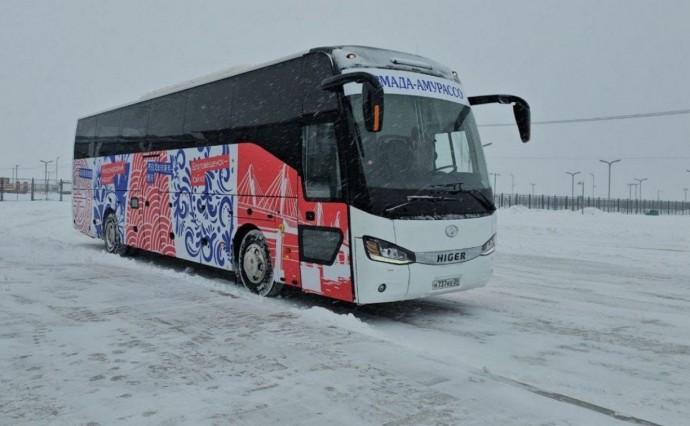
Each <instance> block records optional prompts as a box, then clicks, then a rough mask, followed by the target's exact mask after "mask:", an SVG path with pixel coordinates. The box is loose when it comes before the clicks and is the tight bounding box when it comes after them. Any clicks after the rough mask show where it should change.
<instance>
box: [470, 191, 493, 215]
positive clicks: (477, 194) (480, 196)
mask: <svg viewBox="0 0 690 426" xmlns="http://www.w3.org/2000/svg"><path fill="white" fill-rule="evenodd" d="M462 193H463V194H469V195H471V196H472V198H474V199H475V200H477V201H478V202H479V204H481V205H482V206H483V207H484V208H485V209H486V211H488V212H492V213H493V212H494V211H496V206H495V205H494V203H492V202H491V201H489V199H488V198H486V195H484V193H483V192H482V191H480V190H478V189H465V190H464V191H462Z"/></svg>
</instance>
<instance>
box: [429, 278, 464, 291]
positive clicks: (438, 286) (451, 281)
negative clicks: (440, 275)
mask: <svg viewBox="0 0 690 426" xmlns="http://www.w3.org/2000/svg"><path fill="white" fill-rule="evenodd" d="M452 287H460V277H454V278H444V279H440V280H434V281H433V282H432V283H431V289H432V290H443V289H444V288H452Z"/></svg>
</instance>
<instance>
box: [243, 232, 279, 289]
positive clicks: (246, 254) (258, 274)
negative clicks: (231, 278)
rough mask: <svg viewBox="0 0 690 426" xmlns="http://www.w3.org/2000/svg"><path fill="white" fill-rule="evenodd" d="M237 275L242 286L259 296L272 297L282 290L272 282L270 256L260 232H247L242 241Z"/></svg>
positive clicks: (276, 283) (277, 284)
mask: <svg viewBox="0 0 690 426" xmlns="http://www.w3.org/2000/svg"><path fill="white" fill-rule="evenodd" d="M237 275H238V276H239V278H240V281H241V282H242V285H244V286H245V287H246V288H247V289H248V290H249V291H251V292H252V293H256V294H258V295H260V296H264V297H273V296H276V295H278V293H280V291H281V290H282V288H283V284H282V283H279V282H276V281H274V280H273V266H272V265H271V255H270V253H269V251H268V245H267V244H266V237H264V235H263V234H262V233H261V231H259V230H256V229H255V230H252V231H249V232H248V233H247V235H245V236H244V238H243V239H242V243H241V244H240V253H239V257H238V259H237Z"/></svg>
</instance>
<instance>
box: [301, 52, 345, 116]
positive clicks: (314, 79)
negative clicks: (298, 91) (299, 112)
mask: <svg viewBox="0 0 690 426" xmlns="http://www.w3.org/2000/svg"><path fill="white" fill-rule="evenodd" d="M332 75H333V67H332V66H331V60H330V58H328V56H326V55H325V54H318V55H311V56H308V57H306V58H305V61H304V73H303V81H302V93H303V98H304V105H303V112H304V114H314V113H316V112H323V111H332V110H335V109H337V108H338V97H337V96H336V94H335V92H331V91H326V90H322V89H321V87H320V86H321V82H322V81H323V79H324V78H326V77H330V76H332Z"/></svg>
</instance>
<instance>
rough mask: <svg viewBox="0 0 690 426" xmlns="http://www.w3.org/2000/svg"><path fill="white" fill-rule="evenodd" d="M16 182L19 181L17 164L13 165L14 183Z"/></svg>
mask: <svg viewBox="0 0 690 426" xmlns="http://www.w3.org/2000/svg"><path fill="white" fill-rule="evenodd" d="M17 182H19V164H17V165H16V166H14V184H15V185H16V184H17Z"/></svg>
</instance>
